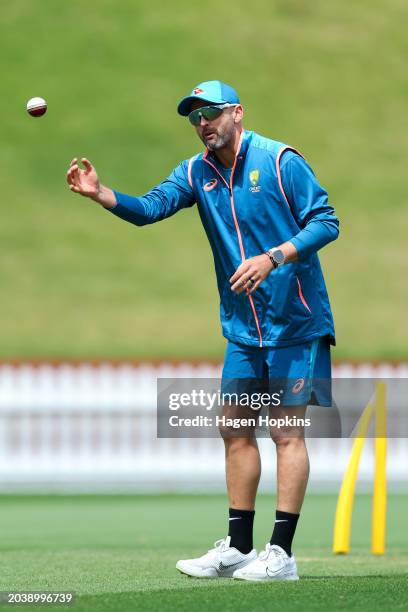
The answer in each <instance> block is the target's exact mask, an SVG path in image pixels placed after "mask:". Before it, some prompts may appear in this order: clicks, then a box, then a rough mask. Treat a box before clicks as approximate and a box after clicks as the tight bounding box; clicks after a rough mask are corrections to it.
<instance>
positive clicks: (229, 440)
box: [224, 437, 257, 455]
mask: <svg viewBox="0 0 408 612" xmlns="http://www.w3.org/2000/svg"><path fill="white" fill-rule="evenodd" d="M224 444H225V451H226V453H227V454H228V455H231V454H235V453H241V452H243V451H245V450H247V449H248V448H250V447H254V446H257V442H256V439H255V438H251V437H244V438H237V437H226V438H224Z"/></svg>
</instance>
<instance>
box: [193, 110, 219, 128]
mask: <svg viewBox="0 0 408 612" xmlns="http://www.w3.org/2000/svg"><path fill="white" fill-rule="evenodd" d="M222 110H223V109H222V108H217V107H216V106H202V107H201V108H197V109H196V110H194V111H192V112H191V113H190V114H189V116H188V118H189V119H190V122H191V123H192V124H193V125H200V121H201V117H204V119H206V120H207V121H213V120H214V119H217V117H219V116H220V115H221V113H222Z"/></svg>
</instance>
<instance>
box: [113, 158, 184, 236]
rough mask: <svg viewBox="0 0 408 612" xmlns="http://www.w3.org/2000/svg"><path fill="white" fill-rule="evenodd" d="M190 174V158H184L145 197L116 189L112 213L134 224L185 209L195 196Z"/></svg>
mask: <svg viewBox="0 0 408 612" xmlns="http://www.w3.org/2000/svg"><path fill="white" fill-rule="evenodd" d="M187 173H188V160H185V161H183V162H181V164H180V165H179V166H177V168H175V170H173V172H172V173H171V174H170V176H169V177H168V178H166V179H165V180H164V181H162V182H161V183H160V184H159V185H157V186H156V187H153V189H151V190H150V191H149V192H148V193H146V194H145V195H143V196H140V197H135V196H130V195H126V194H124V193H120V192H119V191H114V194H115V197H116V202H117V204H116V206H114V207H113V208H111V209H110V212H112V213H113V214H114V215H116V216H117V217H120V218H121V219H124V220H125V221H129V223H134V225H147V224H149V223H155V222H156V221H161V220H162V219H167V217H171V216H172V215H174V214H175V213H176V212H177V211H179V210H180V209H182V208H188V207H190V206H193V204H194V203H195V197H194V193H193V189H192V187H191V186H190V183H189V181H188V174H187Z"/></svg>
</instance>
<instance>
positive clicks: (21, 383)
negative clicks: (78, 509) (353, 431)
mask: <svg viewBox="0 0 408 612" xmlns="http://www.w3.org/2000/svg"><path fill="white" fill-rule="evenodd" d="M220 373H221V369H220V366H216V365H210V364H205V363H203V364H200V365H192V364H188V363H185V364H178V365H174V364H162V365H149V364H139V365H132V364H127V363H122V364H116V365H115V364H109V363H101V364H99V365H91V364H87V363H83V364H79V365H73V364H64V363H61V364H59V365H50V364H46V363H44V364H37V365H32V364H31V365H30V364H24V363H23V364H19V365H8V364H3V365H0V490H2V491H6V490H58V491H62V490H72V491H114V490H123V491H151V490H155V491H172V490H175V491H181V490H186V491H193V490H199V491H203V490H207V491H213V490H219V489H221V488H223V486H224V451H223V444H222V441H221V440H219V439H211V438H202V439H157V436H156V381H157V378H158V377H160V378H176V377H181V378H219V377H220ZM333 375H334V377H335V378H340V377H342V378H352V377H362V378H375V377H378V378H399V377H404V378H408V364H400V365H389V364H379V365H377V366H374V365H370V364H361V365H358V366H356V365H348V364H344V365H339V366H336V367H335V368H334V372H333ZM259 444H260V450H261V454H262V460H263V476H262V484H261V486H262V488H263V489H268V490H273V488H274V480H275V468H276V466H275V453H274V449H273V445H272V443H271V441H270V440H267V439H261V440H260V441H259ZM308 447H309V451H310V456H311V486H312V487H313V486H315V487H323V486H324V487H327V486H329V487H331V488H338V485H339V483H340V481H341V478H342V475H343V473H344V469H345V467H346V464H347V461H348V457H349V453H350V448H351V441H350V440H348V439H341V440H337V439H313V440H309V441H308ZM372 472H373V453H372V440H367V441H366V449H365V452H364V454H363V458H362V464H361V469H360V476H359V480H360V482H362V483H367V482H368V481H369V480H371V478H372ZM388 478H389V480H390V481H391V482H392V483H394V484H395V485H401V486H404V487H405V486H407V485H408V440H406V439H392V440H390V441H389V453H388Z"/></svg>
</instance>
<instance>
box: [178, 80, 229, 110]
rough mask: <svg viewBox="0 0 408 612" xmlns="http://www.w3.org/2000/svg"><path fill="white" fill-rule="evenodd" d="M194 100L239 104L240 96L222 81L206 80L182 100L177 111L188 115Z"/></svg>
mask: <svg viewBox="0 0 408 612" xmlns="http://www.w3.org/2000/svg"><path fill="white" fill-rule="evenodd" d="M194 100H203V101H204V102H211V103H212V104H227V103H229V104H239V97H238V94H237V92H236V91H235V89H233V88H232V87H230V86H229V85H226V83H222V82H221V81H204V83H200V84H199V85H197V86H196V87H194V89H193V91H192V92H191V94H190V95H189V96H186V97H185V98H183V99H182V100H181V102H180V103H179V105H178V107H177V112H178V113H179V114H180V115H183V117H187V115H188V114H189V112H190V110H191V104H192V103H193V102H194Z"/></svg>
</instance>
